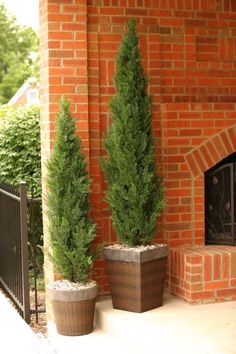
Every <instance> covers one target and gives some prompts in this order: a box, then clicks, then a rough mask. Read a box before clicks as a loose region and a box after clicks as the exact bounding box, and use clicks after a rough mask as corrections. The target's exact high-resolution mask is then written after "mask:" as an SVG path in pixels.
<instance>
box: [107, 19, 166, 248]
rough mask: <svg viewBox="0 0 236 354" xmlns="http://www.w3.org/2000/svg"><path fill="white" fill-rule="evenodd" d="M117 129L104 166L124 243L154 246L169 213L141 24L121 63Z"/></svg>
mask: <svg viewBox="0 0 236 354" xmlns="http://www.w3.org/2000/svg"><path fill="white" fill-rule="evenodd" d="M115 87H116V94H115V96H114V97H113V99H112V101H111V103H110V108H111V118H112V124H111V127H110V131H109V133H108V135H107V137H106V139H105V148H106V150H107V153H108V157H107V158H106V159H103V161H102V166H103V169H104V172H105V174H106V177H107V181H108V191H107V194H106V196H107V200H108V202H109V204H110V209H111V213H112V222H113V226H114V229H115V231H116V233H117V236H118V238H119V239H120V241H121V242H122V243H124V244H127V245H129V246H138V245H148V244H150V243H151V241H153V239H154V237H155V233H156V226H157V217H158V216H159V214H160V212H161V210H162V208H163V187H162V183H161V179H160V178H159V177H158V176H157V173H156V166H155V153H154V139H153V136H152V126H151V125H152V121H151V119H152V113H151V98H150V96H149V95H148V94H147V80H146V78H145V76H144V73H143V68H142V64H141V57H140V51H139V40H138V36H137V33H136V21H135V20H134V19H132V20H130V21H129V22H128V33H127V34H126V35H125V36H124V39H123V41H122V43H121V47H120V51H119V54H118V58H117V72H116V76H115Z"/></svg>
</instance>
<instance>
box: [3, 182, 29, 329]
mask: <svg viewBox="0 0 236 354" xmlns="http://www.w3.org/2000/svg"><path fill="white" fill-rule="evenodd" d="M27 204H28V200H27V190H26V183H25V182H21V183H20V186H19V190H18V189H16V188H13V187H11V186H9V185H5V184H2V183H0V286H1V287H2V288H3V289H4V290H5V291H6V292H7V293H8V295H9V296H10V298H11V299H12V301H13V302H14V304H15V306H16V308H17V309H18V311H19V312H20V314H21V315H22V317H23V318H24V319H25V321H26V322H27V323H29V322H30V296H29V259H28V215H27Z"/></svg>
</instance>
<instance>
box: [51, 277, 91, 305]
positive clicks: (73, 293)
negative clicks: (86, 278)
mask: <svg viewBox="0 0 236 354" xmlns="http://www.w3.org/2000/svg"><path fill="white" fill-rule="evenodd" d="M47 291H48V294H49V296H50V298H51V300H54V301H65V302H70V301H84V300H90V299H94V298H96V297H97V294H98V286H97V284H96V283H95V282H94V284H93V285H92V286H91V287H89V288H84V289H75V290H74V289H73V290H63V289H54V288H52V287H50V285H48V286H47Z"/></svg>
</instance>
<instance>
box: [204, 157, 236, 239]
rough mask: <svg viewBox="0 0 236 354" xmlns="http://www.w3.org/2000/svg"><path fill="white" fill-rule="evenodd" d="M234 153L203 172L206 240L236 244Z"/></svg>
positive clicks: (235, 173) (235, 163)
mask: <svg viewBox="0 0 236 354" xmlns="http://www.w3.org/2000/svg"><path fill="white" fill-rule="evenodd" d="M235 197H236V153H234V154H232V155H230V156H228V157H227V158H226V159H224V160H222V161H221V162H220V163H218V164H217V165H215V166H214V167H212V168H211V169H209V170H208V171H206V172H205V243H206V244H208V245H209V244H211V245H236V211H235V205H236V198H235Z"/></svg>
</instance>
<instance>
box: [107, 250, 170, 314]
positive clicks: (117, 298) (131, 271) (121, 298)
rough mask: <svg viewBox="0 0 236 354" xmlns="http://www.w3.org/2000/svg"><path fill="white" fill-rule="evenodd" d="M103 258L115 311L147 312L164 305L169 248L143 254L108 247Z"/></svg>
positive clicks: (146, 251) (143, 252)
mask: <svg viewBox="0 0 236 354" xmlns="http://www.w3.org/2000/svg"><path fill="white" fill-rule="evenodd" d="M104 256H105V261H106V268H107V273H108V278H109V284H110V289H111V296H112V303H113V307H114V308H115V309H120V310H126V311H131V312H144V311H148V310H152V309H154V308H157V307H159V306H162V304H163V292H164V285H165V275H166V264H167V256H168V247H167V246H166V245H155V247H154V248H150V249H144V250H141V251H137V250H136V249H133V248H126V249H116V248H112V247H106V248H105V249H104Z"/></svg>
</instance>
